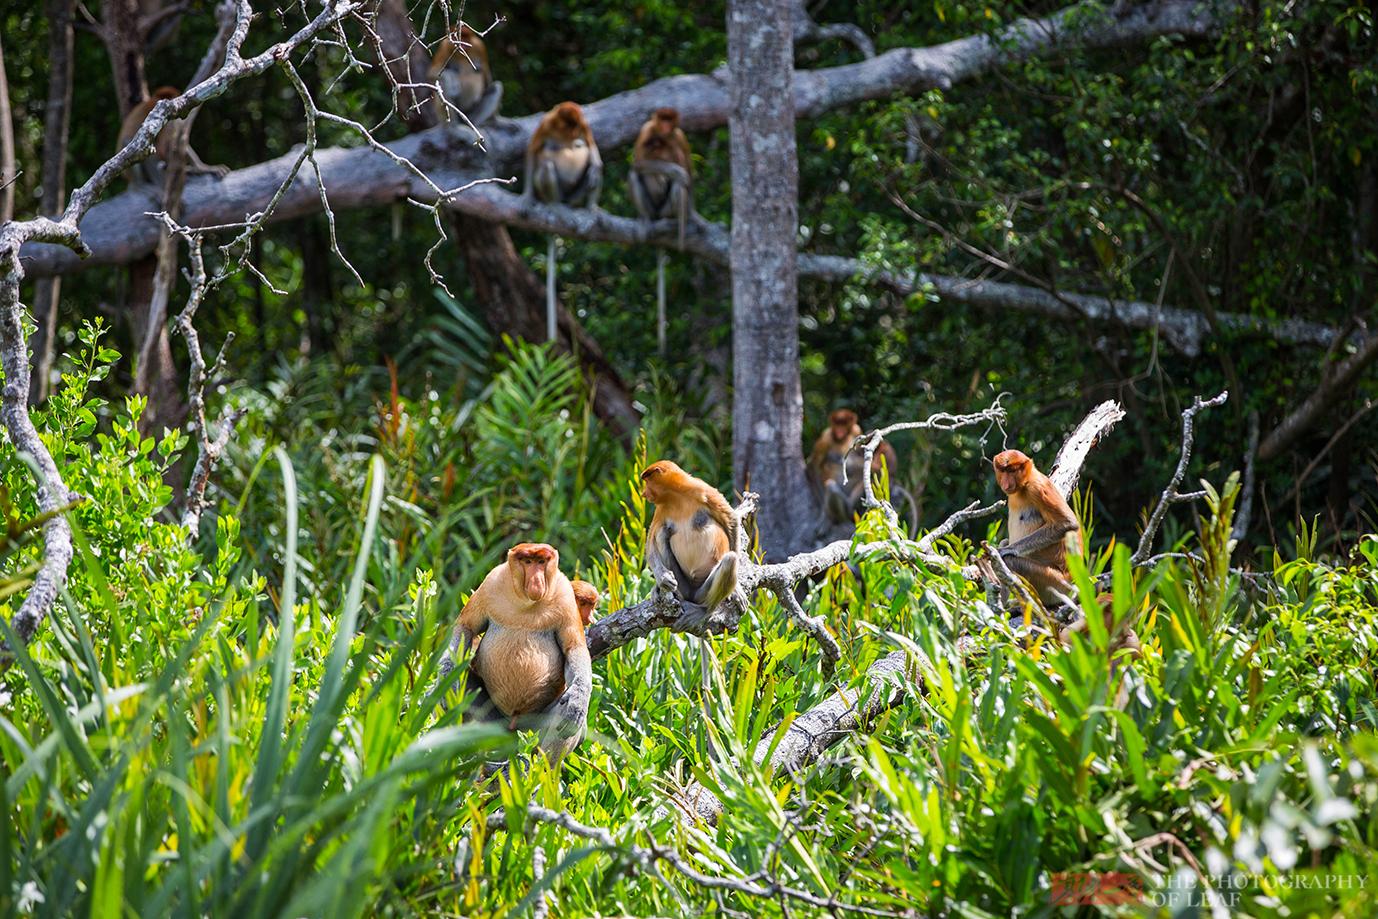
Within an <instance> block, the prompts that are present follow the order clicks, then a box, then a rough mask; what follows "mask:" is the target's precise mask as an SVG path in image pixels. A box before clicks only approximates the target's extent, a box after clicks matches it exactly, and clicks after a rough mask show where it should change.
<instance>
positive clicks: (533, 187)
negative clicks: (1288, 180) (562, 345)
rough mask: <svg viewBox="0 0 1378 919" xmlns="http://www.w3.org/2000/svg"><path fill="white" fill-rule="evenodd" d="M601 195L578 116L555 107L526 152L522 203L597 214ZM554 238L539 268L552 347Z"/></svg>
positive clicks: (587, 132)
mask: <svg viewBox="0 0 1378 919" xmlns="http://www.w3.org/2000/svg"><path fill="white" fill-rule="evenodd" d="M602 190H603V158H602V157H601V156H600V155H599V153H598V144H597V143H596V142H595V141H594V139H593V129H592V128H590V127H589V123H588V121H587V120H585V118H584V110H583V109H582V108H580V107H579V106H578V104H577V103H574V102H561V103H560V104H559V105H557V106H555V108H553V109H551V110H550V111H549V112H546V114H545V116H544V117H543V118H541V123H540V124H539V125H537V127H536V130H535V132H534V133H533V134H532V135H531V141H530V142H529V143H528V144H527V146H526V189H525V192H524V194H525V195H526V197H528V198H529V197H532V196H535V198H536V199H537V200H538V201H542V202H544V203H546V204H566V205H569V206H570V207H586V208H588V209H589V210H597V209H598V195H599V193H600V192H601V191H602ZM555 257H556V252H555V234H553V233H552V234H551V235H550V241H549V245H548V247H547V251H546V263H545V266H546V267H545V315H546V340H547V341H554V340H555V337H556V329H555V267H556V265H555Z"/></svg>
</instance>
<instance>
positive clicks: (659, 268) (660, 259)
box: [656, 249, 670, 357]
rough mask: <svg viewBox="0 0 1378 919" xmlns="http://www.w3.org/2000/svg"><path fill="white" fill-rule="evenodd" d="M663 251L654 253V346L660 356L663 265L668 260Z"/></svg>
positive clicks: (663, 310) (663, 286) (662, 334)
mask: <svg viewBox="0 0 1378 919" xmlns="http://www.w3.org/2000/svg"><path fill="white" fill-rule="evenodd" d="M669 258H670V257H669V256H668V255H666V254H665V250H664V249H661V250H660V251H658V252H657V253H656V345H657V346H658V347H659V348H660V356H661V357H664V356H665V263H666V262H667V261H668V260H669Z"/></svg>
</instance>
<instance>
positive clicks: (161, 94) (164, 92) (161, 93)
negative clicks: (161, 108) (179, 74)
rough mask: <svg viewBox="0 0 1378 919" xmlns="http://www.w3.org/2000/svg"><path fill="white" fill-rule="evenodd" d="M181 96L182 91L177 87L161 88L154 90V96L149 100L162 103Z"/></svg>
mask: <svg viewBox="0 0 1378 919" xmlns="http://www.w3.org/2000/svg"><path fill="white" fill-rule="evenodd" d="M180 95H182V91H181V90H180V89H178V88H177V87H175V86H159V87H158V88H157V89H155V90H153V95H151V96H149V97H148V98H150V99H156V100H157V101H159V102H161V101H163V100H164V99H176V98H177V97H178V96H180Z"/></svg>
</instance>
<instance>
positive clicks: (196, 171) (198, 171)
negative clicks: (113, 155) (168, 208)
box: [115, 86, 230, 186]
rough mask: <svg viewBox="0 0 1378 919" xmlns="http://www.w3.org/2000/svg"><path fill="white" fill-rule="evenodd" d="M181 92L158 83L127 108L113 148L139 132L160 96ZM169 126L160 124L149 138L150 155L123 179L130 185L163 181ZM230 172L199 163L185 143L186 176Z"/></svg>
mask: <svg viewBox="0 0 1378 919" xmlns="http://www.w3.org/2000/svg"><path fill="white" fill-rule="evenodd" d="M181 94H182V91H181V90H179V89H177V88H176V87H175V86H160V87H159V88H158V89H155V90H154V91H153V95H151V96H149V97H148V98H147V99H145V100H144V101H142V102H140V103H139V104H138V105H136V106H134V107H133V108H132V109H130V110H129V114H128V115H125V116H124V121H123V122H122V123H121V124H120V136H119V138H118V139H117V140H116V141H115V149H116V151H119V150H122V149H124V145H125V144H127V143H129V141H130V140H132V139H133V138H134V135H135V134H137V133H139V128H141V127H143V125H144V119H146V118H147V117H148V114H149V112H152V111H153V106H155V105H157V104H158V103H159V102H162V101H163V100H164V99H176V98H177V97H178V96H180V95H181ZM172 127H173V123H172V122H169V123H168V124H165V125H163V129H162V130H161V131H159V132H158V136H157V138H155V139H154V141H153V155H152V156H150V157H148V158H147V159H144V160H141V161H140V162H138V163H137V164H135V166H134V167H133V168H132V169H131V170H130V171H129V173H128V175H127V176H126V178H127V179H128V181H129V184H130V185H158V186H161V185H162V184H163V174H164V171H165V168H166V166H167V161H168V159H169V158H170V157H171V156H172ZM229 172H230V167H228V166H208V165H206V163H204V162H202V160H201V157H199V156H197V155H196V151H195V150H193V149H192V148H191V144H187V175H213V176H215V177H216V178H218V179H223V178H224V177H225V176H226V175H228V174H229Z"/></svg>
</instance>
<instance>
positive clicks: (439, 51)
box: [426, 25, 502, 125]
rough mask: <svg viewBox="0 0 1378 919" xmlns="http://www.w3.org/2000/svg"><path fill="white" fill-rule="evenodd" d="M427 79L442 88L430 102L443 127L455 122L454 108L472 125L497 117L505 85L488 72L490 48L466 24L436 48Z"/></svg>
mask: <svg viewBox="0 0 1378 919" xmlns="http://www.w3.org/2000/svg"><path fill="white" fill-rule="evenodd" d="M426 79H427V81H429V82H431V83H434V84H435V85H436V87H437V88H438V89H439V92H437V93H435V94H434V95H433V96H432V97H431V100H432V105H433V106H434V109H435V120H436V121H437V122H438V123H440V124H445V123H446V122H447V121H451V120H454V119H452V117H451V112H452V110H453V109H458V110H459V111H460V112H462V113H463V115H464V118H466V119H468V121H469V124H472V125H480V124H483V123H484V122H486V121H488V120H489V119H491V118H492V117H493V116H494V115H496V114H497V112H498V106H499V105H500V104H501V103H502V84H501V83H499V82H497V81H496V80H494V79H493V72H492V70H490V69H489V66H488V47H487V46H486V45H485V44H484V43H483V39H482V38H481V37H479V34H478V33H477V32H475V31H474V30H473V29H471V28H469V27H468V26H467V25H461V26H460V27H459V29H458V30H457V31H454V32H451V33H450V34H449V35H446V36H445V37H444V38H442V39H441V40H440V43H439V44H438V45H436V49H435V56H434V57H433V58H431V66H430V70H429V71H428V72H427V74H426Z"/></svg>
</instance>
